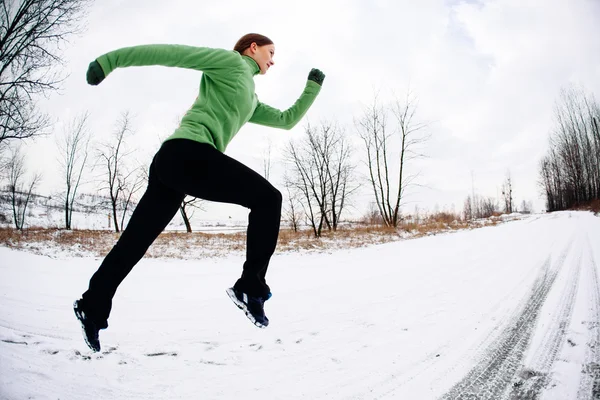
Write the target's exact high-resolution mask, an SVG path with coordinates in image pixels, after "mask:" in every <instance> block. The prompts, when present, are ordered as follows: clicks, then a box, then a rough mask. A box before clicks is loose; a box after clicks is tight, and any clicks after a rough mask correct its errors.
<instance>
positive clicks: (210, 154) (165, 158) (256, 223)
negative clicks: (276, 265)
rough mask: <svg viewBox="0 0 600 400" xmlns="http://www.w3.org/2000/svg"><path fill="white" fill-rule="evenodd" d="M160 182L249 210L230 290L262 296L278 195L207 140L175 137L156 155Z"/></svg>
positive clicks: (277, 219)
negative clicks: (240, 264) (239, 268)
mask: <svg viewBox="0 0 600 400" xmlns="http://www.w3.org/2000/svg"><path fill="white" fill-rule="evenodd" d="M156 164H157V166H158V168H157V171H158V175H159V178H160V180H161V181H163V182H169V186H170V187H172V188H174V189H175V190H176V191H177V192H182V193H186V194H188V195H190V196H194V197H198V198H201V199H205V200H209V201H216V202H222V203H232V204H238V205H241V206H244V207H246V208H249V209H250V215H249V219H248V231H247V247H246V262H245V263H244V269H243V273H242V277H241V278H240V279H239V280H238V281H237V282H236V284H235V288H236V289H238V290H240V291H242V292H244V293H246V294H248V295H250V296H255V297H265V296H267V295H268V294H269V292H270V288H269V286H268V285H267V283H266V280H265V274H266V270H267V267H268V265H269V260H270V258H271V256H272V255H273V253H274V251H275V247H276V245H277V237H278V235H279V222H280V218H281V203H282V199H281V193H280V192H279V191H278V190H277V189H276V188H274V187H273V185H271V184H270V183H269V181H267V180H266V179H264V178H263V177H262V176H261V175H259V174H258V173H256V172H255V171H253V170H252V169H250V168H248V167H246V166H245V165H243V164H242V163H240V162H238V161H236V160H234V159H233V158H231V157H228V156H226V155H224V154H223V153H221V152H219V151H218V150H216V149H215V148H214V147H212V146H210V145H208V144H202V143H197V142H193V141H189V140H185V139H183V140H181V139H179V140H178V139H175V140H171V141H168V142H166V143H165V144H164V145H163V147H162V149H161V151H160V153H159V154H158V155H157V157H156Z"/></svg>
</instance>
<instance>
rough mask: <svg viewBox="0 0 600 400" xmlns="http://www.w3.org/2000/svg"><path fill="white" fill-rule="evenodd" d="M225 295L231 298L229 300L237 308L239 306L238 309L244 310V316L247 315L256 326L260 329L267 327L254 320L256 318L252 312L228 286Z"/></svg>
mask: <svg viewBox="0 0 600 400" xmlns="http://www.w3.org/2000/svg"><path fill="white" fill-rule="evenodd" d="M226 292H227V295H228V296H229V298H230V299H231V301H233V304H235V305H236V306H237V308H239V309H240V310H242V311H243V312H244V314H246V317H248V319H249V320H250V321H251V322H252V323H253V324H254V325H255V326H257V327H259V328H260V329H265V328H266V327H267V325H263V324H261V323H260V322H258V321H257V320H256V318H254V316H253V315H252V313H251V312H250V311H249V310H248V306H247V305H246V303H244V302H243V301H240V300H239V299H238V298H237V296H236V295H235V292H234V291H233V290H232V289H231V288H230V289H227V290H226Z"/></svg>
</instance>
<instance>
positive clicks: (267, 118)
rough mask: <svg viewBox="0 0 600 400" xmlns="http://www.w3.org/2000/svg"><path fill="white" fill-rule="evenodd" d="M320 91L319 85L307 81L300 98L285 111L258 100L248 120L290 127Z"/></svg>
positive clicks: (279, 126)
mask: <svg viewBox="0 0 600 400" xmlns="http://www.w3.org/2000/svg"><path fill="white" fill-rule="evenodd" d="M320 91H321V85H319V84H318V83H316V82H313V81H308V82H307V83H306V87H305V88H304V91H303V92H302V94H301V95H300V98H298V100H296V102H295V103H294V105H293V106H291V107H290V108H288V109H287V110H285V111H280V110H278V109H276V108H273V107H271V106H268V105H266V104H264V103H260V102H259V103H258V105H257V106H256V109H255V110H254V114H252V117H250V122H252V123H255V124H259V125H265V126H270V127H272V128H282V129H292V128H293V127H294V126H296V124H297V123H298V122H299V121H300V120H301V119H302V117H304V115H305V114H306V112H307V111H308V109H309V108H310V106H311V105H312V103H313V102H314V101H315V99H316V98H317V95H318V94H319V92H320Z"/></svg>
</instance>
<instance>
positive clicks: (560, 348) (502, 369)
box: [0, 212, 600, 400]
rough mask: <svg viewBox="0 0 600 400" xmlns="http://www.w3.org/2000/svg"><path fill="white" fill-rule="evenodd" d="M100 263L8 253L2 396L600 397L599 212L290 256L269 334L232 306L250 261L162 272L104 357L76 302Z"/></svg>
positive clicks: (125, 296)
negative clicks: (91, 341)
mask: <svg viewBox="0 0 600 400" xmlns="http://www.w3.org/2000/svg"><path fill="white" fill-rule="evenodd" d="M99 261H100V260H98V259H93V258H65V257H63V256H60V257H44V256H38V255H32V254H29V253H25V252H19V251H14V250H10V249H7V248H5V247H2V248H0V398H2V399H10V400H13V399H53V400H56V399H61V400H70V399H76V400H77V399H93V400H100V399H123V400H125V399H127V400H131V399H144V400H146V399H161V400H162V399H261V400H264V399H408V400H413V399H415V400H423V399H557V400H559V399H560V400H568V399H599V398H600V283H599V274H600V272H599V271H598V269H599V266H600V218H598V217H596V216H594V215H593V214H591V213H587V212H563V213H554V214H547V215H531V216H529V217H526V218H524V219H522V220H519V221H512V222H508V223H505V224H500V225H498V226H495V227H487V228H481V229H476V230H471V231H461V232H457V233H452V234H442V235H437V236H430V237H425V238H421V239H415V240H405V241H401V242H396V243H391V244H385V245H378V246H373V247H369V248H363V249H353V250H345V251H339V250H336V251H333V252H331V253H329V254H293V253H286V254H279V255H276V256H275V257H274V258H273V260H272V263H271V268H270V273H269V283H270V285H271V287H272V289H273V298H272V299H271V300H269V301H268V302H267V303H266V312H267V315H268V316H269V319H270V320H271V325H270V326H269V327H268V328H267V329H265V330H260V329H257V328H256V327H254V326H253V325H252V324H251V323H250V322H249V321H248V320H247V319H246V317H245V316H244V315H243V313H242V312H241V311H239V310H238V309H237V308H236V307H235V306H234V305H233V304H232V303H231V301H230V300H229V298H228V297H227V296H226V294H225V289H226V288H227V287H229V286H231V285H232V284H233V282H234V281H235V279H236V278H237V277H238V274H239V273H240V271H241V264H242V262H243V259H242V258H241V257H240V256H235V257H233V256H232V257H229V258H224V259H209V260H203V261H190V260H176V261H174V260H165V259H144V260H142V261H141V262H140V264H139V265H138V266H137V267H136V268H135V269H134V270H133V272H132V273H131V274H130V276H129V277H128V278H127V279H126V280H125V282H124V283H123V285H122V286H121V287H120V289H119V292H118V293H117V296H116V297H115V300H114V307H113V313H112V315H111V318H110V320H109V324H110V327H109V328H108V329H107V330H105V331H101V334H100V340H101V343H102V346H103V350H102V352H101V353H96V354H95V353H92V352H91V351H90V350H88V349H87V347H86V346H85V344H84V342H83V339H82V336H81V332H80V328H79V324H78V322H77V321H76V319H75V317H74V315H73V311H72V308H71V305H72V302H73V300H75V299H76V298H77V297H78V296H79V295H80V294H81V293H82V292H83V291H84V290H85V289H86V287H87V282H88V280H89V278H90V276H91V275H92V273H93V272H94V271H95V269H96V268H97V266H98V265H99Z"/></svg>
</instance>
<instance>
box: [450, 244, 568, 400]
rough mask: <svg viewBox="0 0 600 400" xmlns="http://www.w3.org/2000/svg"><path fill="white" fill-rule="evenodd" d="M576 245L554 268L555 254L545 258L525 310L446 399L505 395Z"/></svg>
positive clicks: (522, 309)
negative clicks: (559, 275)
mask: <svg viewBox="0 0 600 400" xmlns="http://www.w3.org/2000/svg"><path fill="white" fill-rule="evenodd" d="M572 244H573V241H572V240H571V241H570V242H569V243H568V245H567V246H566V248H565V250H564V251H563V252H562V253H561V255H560V256H559V257H558V260H557V262H556V264H555V266H554V267H552V263H551V261H552V260H551V257H549V258H548V259H547V260H546V261H545V263H544V264H543V266H542V270H541V271H540V274H539V275H538V277H537V278H536V280H535V282H534V284H533V287H532V290H531V294H530V295H529V297H528V298H527V300H526V301H525V302H524V304H523V306H522V307H521V309H520V310H519V311H518V312H517V313H515V315H514V316H513V317H512V318H511V321H510V322H509V323H508V325H507V327H506V328H505V329H504V330H503V332H502V333H501V334H500V335H499V337H498V338H497V339H496V340H495V341H494V342H493V343H492V344H491V345H490V346H489V347H488V349H487V351H486V352H485V353H486V354H485V355H484V356H483V359H482V360H481V361H480V362H479V363H478V364H477V365H475V367H473V368H472V369H471V371H470V372H469V373H467V375H466V376H465V378H464V379H463V380H462V381H460V382H458V383H457V384H455V385H454V386H453V387H452V388H451V389H450V390H449V391H448V392H447V393H446V394H445V395H443V396H442V399H444V400H446V399H447V400H456V399H478V400H479V399H493V400H497V399H499V398H502V397H503V396H505V393H506V391H507V390H509V389H510V387H511V383H512V381H513V378H514V376H515V374H516V372H517V370H518V369H519V366H520V365H521V361H522V359H523V355H524V354H525V351H526V350H527V346H528V345H529V342H530V339H531V336H532V334H533V332H534V329H535V326H536V322H537V316H538V313H539V311H540V309H541V308H542V306H543V304H544V302H545V301H546V298H547V296H548V293H549V292H550V290H551V289H552V286H553V284H554V282H555V280H556V277H557V275H558V273H559V271H560V270H561V268H562V267H563V265H564V262H565V259H566V257H567V254H568V252H569V250H570V249H571V246H572Z"/></svg>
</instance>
